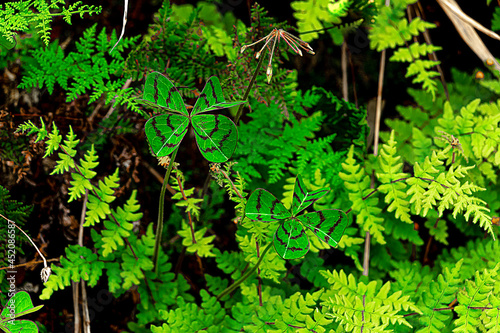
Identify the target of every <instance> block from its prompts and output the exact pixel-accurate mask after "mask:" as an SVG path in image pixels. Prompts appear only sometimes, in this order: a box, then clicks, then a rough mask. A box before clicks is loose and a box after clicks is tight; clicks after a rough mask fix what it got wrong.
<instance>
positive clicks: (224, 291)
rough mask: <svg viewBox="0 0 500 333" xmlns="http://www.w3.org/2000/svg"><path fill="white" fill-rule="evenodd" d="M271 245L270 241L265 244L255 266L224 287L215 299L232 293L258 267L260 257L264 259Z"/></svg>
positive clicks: (260, 260)
mask: <svg viewBox="0 0 500 333" xmlns="http://www.w3.org/2000/svg"><path fill="white" fill-rule="evenodd" d="M272 245H273V242H272V241H271V242H270V243H269V245H267V246H266V248H265V249H264V251H262V253H261V255H260V258H259V260H258V261H257V262H256V263H255V266H253V267H252V268H251V269H249V270H248V271H247V272H246V273H245V274H243V275H242V276H241V277H240V278H239V279H238V280H236V281H234V282H233V284H232V285H230V286H229V287H227V288H226V289H224V290H223V291H222V292H221V293H220V294H219V296H217V300H218V301H220V300H221V299H222V297H224V296H226V295H227V294H230V293H232V292H233V291H234V290H235V289H236V288H238V287H239V286H240V284H242V283H243V282H244V281H245V280H246V279H248V278H249V277H250V276H251V275H252V274H253V273H255V271H256V270H257V268H258V267H259V265H260V263H261V262H262V259H264V256H265V255H266V253H267V251H269V249H270V248H271V246H272Z"/></svg>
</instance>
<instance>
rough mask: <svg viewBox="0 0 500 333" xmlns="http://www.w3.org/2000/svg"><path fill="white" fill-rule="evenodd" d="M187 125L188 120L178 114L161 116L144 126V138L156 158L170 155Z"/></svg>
mask: <svg viewBox="0 0 500 333" xmlns="http://www.w3.org/2000/svg"><path fill="white" fill-rule="evenodd" d="M148 78H149V77H148ZM188 125H189V118H188V117H186V116H183V115H179V114H162V115H158V116H155V117H153V118H151V119H149V120H148V121H147V123H146V126H145V131H146V137H147V138H148V141H149V145H150V146H151V149H152V150H153V152H154V153H155V154H156V156H158V157H162V156H167V155H169V154H170V153H172V152H173V151H174V150H175V148H176V147H177V146H178V145H179V144H180V143H181V140H182V138H183V137H184V135H185V134H186V132H187V129H188Z"/></svg>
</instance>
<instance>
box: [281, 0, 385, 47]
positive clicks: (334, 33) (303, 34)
mask: <svg viewBox="0 0 500 333" xmlns="http://www.w3.org/2000/svg"><path fill="white" fill-rule="evenodd" d="M290 6H291V7H292V9H293V10H294V11H295V12H294V16H295V18H296V19H297V28H298V31H299V32H300V38H301V39H303V40H304V41H306V42H311V41H313V40H314V39H317V38H318V37H319V34H320V33H323V31H322V29H323V28H330V29H329V30H328V32H329V34H330V36H331V37H332V39H333V42H334V43H335V44H337V45H340V44H342V42H343V41H344V36H345V35H346V34H347V33H348V32H350V31H352V30H354V28H357V27H359V26H360V25H361V24H362V23H364V22H365V21H366V22H370V21H371V19H372V17H373V16H374V15H375V11H376V7H375V5H374V3H373V2H368V1H362V0H338V1H329V0H321V1H314V0H307V1H293V2H292V3H291V4H290ZM348 14H352V15H353V16H356V17H362V18H361V19H358V20H357V21H355V22H348V23H345V24H342V18H345V17H347V16H348ZM332 27H333V29H331V28H332Z"/></svg>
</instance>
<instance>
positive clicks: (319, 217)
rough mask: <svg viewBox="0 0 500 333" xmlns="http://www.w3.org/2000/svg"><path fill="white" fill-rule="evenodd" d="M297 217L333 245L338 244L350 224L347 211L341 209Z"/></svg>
mask: <svg viewBox="0 0 500 333" xmlns="http://www.w3.org/2000/svg"><path fill="white" fill-rule="evenodd" d="M297 219H298V220H299V221H300V222H302V223H303V224H304V225H305V226H306V227H307V228H309V229H311V231H312V232H313V233H314V234H315V235H316V236H318V238H319V239H321V240H322V241H323V242H325V243H328V244H329V245H331V246H337V244H338V242H340V239H341V238H342V235H343V234H344V230H345V228H346V227H347V224H348V220H347V215H346V213H344V212H343V211H341V210H340V209H325V210H322V211H319V212H311V213H307V214H304V215H301V216H298V217H297Z"/></svg>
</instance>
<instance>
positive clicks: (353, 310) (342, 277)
mask: <svg viewBox="0 0 500 333" xmlns="http://www.w3.org/2000/svg"><path fill="white" fill-rule="evenodd" d="M321 274H323V276H325V277H326V278H327V279H328V283H329V284H330V287H329V288H328V289H326V290H325V292H324V293H323V294H322V295H321V300H322V305H323V306H324V307H326V308H327V312H328V314H329V316H331V318H333V319H335V321H336V322H339V323H340V325H339V328H341V329H342V331H344V332H361V331H363V330H365V329H366V330H369V331H374V332H384V331H385V330H386V328H388V327H389V326H390V325H395V324H396V325H397V327H401V326H402V325H405V326H408V327H411V325H410V324H409V323H408V321H407V320H406V319H405V318H404V316H403V314H402V313H401V312H403V311H415V312H418V313H421V311H420V309H419V308H418V307H417V306H416V305H415V304H414V302H412V301H411V300H410V299H409V296H407V295H403V294H402V292H401V291H396V292H394V293H391V292H390V290H391V283H390V282H386V283H384V284H383V285H381V284H380V283H377V282H375V281H371V282H370V283H368V284H365V283H363V282H356V278H355V277H354V276H353V275H352V274H349V276H347V275H346V274H345V273H344V271H342V270H341V271H340V272H337V271H324V272H322V273H321Z"/></svg>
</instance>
